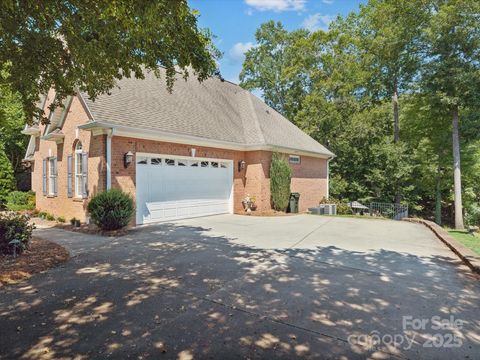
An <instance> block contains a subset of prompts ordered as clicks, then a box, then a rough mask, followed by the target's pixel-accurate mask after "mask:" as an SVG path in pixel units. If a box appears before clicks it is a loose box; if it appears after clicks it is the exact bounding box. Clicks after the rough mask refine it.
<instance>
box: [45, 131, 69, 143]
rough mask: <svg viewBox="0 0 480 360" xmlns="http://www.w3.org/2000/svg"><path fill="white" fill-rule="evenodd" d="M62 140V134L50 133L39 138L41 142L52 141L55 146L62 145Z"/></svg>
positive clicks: (63, 136)
mask: <svg viewBox="0 0 480 360" xmlns="http://www.w3.org/2000/svg"><path fill="white" fill-rule="evenodd" d="M64 138H65V135H64V134H53V133H50V134H47V135H45V136H42V137H41V139H42V140H45V141H54V142H56V143H57V144H61V143H63V139H64Z"/></svg>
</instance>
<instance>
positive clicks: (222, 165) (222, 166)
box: [220, 162, 228, 169]
mask: <svg viewBox="0 0 480 360" xmlns="http://www.w3.org/2000/svg"><path fill="white" fill-rule="evenodd" d="M220 167H221V168H222V169H226V168H227V167H228V164H226V163H223V162H222V163H220Z"/></svg>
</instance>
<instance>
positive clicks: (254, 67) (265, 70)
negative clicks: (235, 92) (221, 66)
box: [240, 21, 309, 121]
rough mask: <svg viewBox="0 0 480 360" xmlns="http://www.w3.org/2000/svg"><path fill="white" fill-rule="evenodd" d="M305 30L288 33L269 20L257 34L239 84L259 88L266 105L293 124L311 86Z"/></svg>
mask: <svg viewBox="0 0 480 360" xmlns="http://www.w3.org/2000/svg"><path fill="white" fill-rule="evenodd" d="M307 37H308V32H307V31H306V30H297V31H293V32H288V31H287V30H285V29H284V28H283V25H282V24H281V23H275V22H274V21H269V22H266V23H264V24H262V25H261V26H260V28H259V29H258V30H257V31H256V33H255V39H256V46H255V47H253V48H252V49H250V50H249V51H247V52H246V54H245V61H244V63H243V68H242V71H241V73H240V81H241V83H240V85H241V86H242V87H243V88H245V89H247V90H254V89H259V90H261V91H262V92H263V98H264V100H265V103H267V104H268V105H269V106H271V107H273V108H274V109H275V110H277V111H278V112H280V113H281V114H283V115H284V116H286V117H287V118H288V119H290V120H292V121H294V118H295V115H296V113H297V112H298V111H299V109H300V108H301V106H302V100H303V98H304V97H305V94H306V91H307V88H308V86H309V79H308V77H307V76H306V74H305V72H304V71H303V69H304V68H305V64H304V63H305V61H307V59H306V57H305V55H306V54H307V53H306V51H305V50H306V47H305V46H304V45H305V43H302V42H301V40H302V39H306V38H307Z"/></svg>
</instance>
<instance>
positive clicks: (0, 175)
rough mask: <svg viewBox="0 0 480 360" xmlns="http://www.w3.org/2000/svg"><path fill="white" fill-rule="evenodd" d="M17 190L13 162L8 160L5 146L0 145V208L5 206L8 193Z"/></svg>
mask: <svg viewBox="0 0 480 360" xmlns="http://www.w3.org/2000/svg"><path fill="white" fill-rule="evenodd" d="M14 190H15V177H14V176H13V169H12V164H10V161H9V160H8V158H7V156H6V155H5V152H4V150H3V147H2V146H1V145H0V208H1V207H2V206H3V203H4V202H5V199H6V197H7V195H8V194H9V193H10V192H12V191H14Z"/></svg>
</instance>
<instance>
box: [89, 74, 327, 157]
mask: <svg viewBox="0 0 480 360" xmlns="http://www.w3.org/2000/svg"><path fill="white" fill-rule="evenodd" d="M160 71H161V74H162V77H163V78H165V70H164V69H160ZM80 95H81V98H82V100H83V101H84V103H85V105H86V107H87V109H88V111H89V112H90V116H91V117H92V119H91V122H92V123H102V124H108V125H111V126H121V127H131V128H135V129H136V130H145V131H149V130H152V131H161V132H166V133H170V134H177V135H184V136H188V137H194V138H201V139H204V140H213V141H220V142H225V143H231V144H237V145H243V146H269V147H273V148H275V147H280V148H288V149H292V150H300V151H304V152H308V153H314V154H319V155H322V156H327V157H331V156H333V154H332V153H331V152H330V151H329V150H327V149H326V148H325V147H324V146H323V145H321V144H320V143H318V142H317V141H315V140H314V139H312V138H311V137H310V136H308V135H307V134H305V133H304V132H303V131H301V130H300V129H299V128H297V127H296V126H295V125H293V124H292V123H291V122H290V121H288V120H287V119H286V118H285V117H283V116H282V115H280V114H279V113H278V112H276V111H275V110H274V109H272V108H270V107H269V106H267V105H266V104H265V103H264V102H263V101H261V100H260V99H258V98H256V97H255V96H254V95H252V94H251V93H250V92H248V91H246V90H244V89H242V88H241V87H240V86H238V85H235V84H233V83H231V82H228V81H222V80H220V79H218V78H210V79H207V80H205V81H203V82H202V83H200V82H198V80H197V79H195V78H194V77H189V78H188V79H187V80H184V79H183V78H182V77H181V76H180V74H177V79H176V81H175V84H174V87H173V91H172V93H169V92H168V90H167V89H166V86H165V82H164V81H160V80H159V79H158V78H156V76H155V75H154V74H153V73H151V72H146V73H145V79H144V80H140V79H136V78H124V79H122V80H120V81H118V83H117V87H115V88H114V89H112V90H111V92H110V94H108V95H107V94H104V95H101V96H99V97H98V98H97V99H95V101H92V100H90V99H89V98H88V96H87V95H86V94H84V93H81V94H80ZM92 125H93V124H92ZM86 127H88V125H87V126H86ZM86 127H84V128H86Z"/></svg>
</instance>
